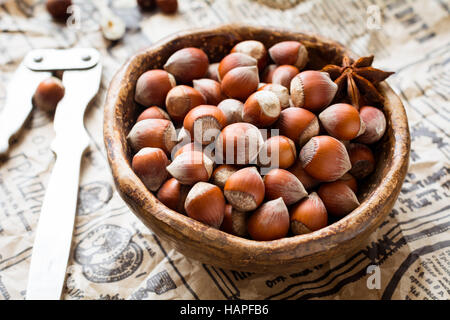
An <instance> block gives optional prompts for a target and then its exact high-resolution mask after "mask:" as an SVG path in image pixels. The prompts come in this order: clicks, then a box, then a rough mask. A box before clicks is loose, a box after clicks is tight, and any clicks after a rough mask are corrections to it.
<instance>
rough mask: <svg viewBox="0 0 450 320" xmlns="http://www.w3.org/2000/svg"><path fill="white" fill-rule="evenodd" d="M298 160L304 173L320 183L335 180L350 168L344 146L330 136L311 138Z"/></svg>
mask: <svg viewBox="0 0 450 320" xmlns="http://www.w3.org/2000/svg"><path fill="white" fill-rule="evenodd" d="M299 158H300V161H301V162H302V166H303V168H304V169H305V171H306V172H307V173H308V174H309V175H310V176H312V177H313V178H316V179H318V180H320V181H334V180H337V179H339V178H340V177H342V176H343V175H344V173H346V172H347V171H349V170H350V169H351V166H352V165H351V163H350V159H349V156H348V153H347V150H346V149H345V146H344V144H343V143H342V142H340V141H339V140H337V139H335V138H333V137H330V136H316V137H313V138H311V140H309V142H308V143H307V144H305V145H304V146H303V148H302V149H301V151H300V155H299ZM322 200H323V199H322Z"/></svg>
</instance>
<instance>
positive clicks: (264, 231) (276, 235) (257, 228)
mask: <svg viewBox="0 0 450 320" xmlns="http://www.w3.org/2000/svg"><path fill="white" fill-rule="evenodd" d="M247 230H248V233H249V234H250V237H251V238H252V239H254V240H259V241H270V240H276V239H281V238H283V237H285V236H286V235H287V233H288V232H289V211H288V209H287V207H286V205H285V204H284V201H283V199H281V198H278V199H275V200H271V201H267V202H266V203H264V204H263V205H262V206H261V207H260V208H258V210H256V211H255V212H254V213H253V214H252V215H251V216H250V218H249V219H248V222H247Z"/></svg>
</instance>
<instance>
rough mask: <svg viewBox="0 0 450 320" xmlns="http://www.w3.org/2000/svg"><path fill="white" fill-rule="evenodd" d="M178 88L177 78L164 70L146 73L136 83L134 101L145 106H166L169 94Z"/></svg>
mask: <svg viewBox="0 0 450 320" xmlns="http://www.w3.org/2000/svg"><path fill="white" fill-rule="evenodd" d="M175 86H176V82H175V78H174V77H173V76H172V75H171V74H170V73H168V72H166V71H164V70H159V69H155V70H149V71H146V72H144V73H143V74H142V75H141V76H140V77H139V78H138V80H137V82H136V91H135V95H134V100H136V102H138V103H140V104H142V105H144V106H147V107H149V106H152V105H156V106H158V107H162V106H164V102H165V100H166V96H167V93H168V92H169V90H170V89H172V88H173V87H175Z"/></svg>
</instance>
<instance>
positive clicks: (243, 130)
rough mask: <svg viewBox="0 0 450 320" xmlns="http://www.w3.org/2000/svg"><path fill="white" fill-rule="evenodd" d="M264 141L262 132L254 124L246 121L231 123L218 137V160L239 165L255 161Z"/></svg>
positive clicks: (220, 162) (219, 162)
mask: <svg viewBox="0 0 450 320" xmlns="http://www.w3.org/2000/svg"><path fill="white" fill-rule="evenodd" d="M263 143H264V140H263V137H262V134H261V132H260V131H259V129H258V128H257V127H255V126H254V125H252V124H250V123H246V122H238V123H233V124H230V125H228V126H226V127H225V128H224V129H223V130H222V132H221V133H220V134H219V137H218V138H217V139H216V146H215V147H216V162H217V163H218V164H222V163H225V164H239V165H246V164H249V163H254V162H256V158H257V156H258V153H259V150H260V149H261V147H262V145H263Z"/></svg>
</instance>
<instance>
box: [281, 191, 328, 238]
mask: <svg viewBox="0 0 450 320" xmlns="http://www.w3.org/2000/svg"><path fill="white" fill-rule="evenodd" d="M289 213H290V215H291V230H292V233H294V234H297V235H298V234H306V233H310V232H313V231H317V230H320V229H322V228H325V227H326V226H327V224H328V213H327V209H326V208H325V205H324V204H323V202H322V200H321V199H320V197H319V196H318V195H317V193H315V192H313V193H311V194H310V195H309V196H308V197H307V198H305V199H303V200H301V201H300V202H299V203H297V204H296V205H294V206H293V207H292V208H291V210H289Z"/></svg>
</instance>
